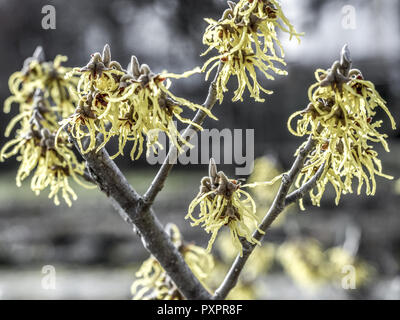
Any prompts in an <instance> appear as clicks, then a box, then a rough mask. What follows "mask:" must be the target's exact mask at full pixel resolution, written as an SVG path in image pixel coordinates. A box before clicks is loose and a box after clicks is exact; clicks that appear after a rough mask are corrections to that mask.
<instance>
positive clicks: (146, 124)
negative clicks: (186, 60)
mask: <svg viewBox="0 0 400 320" xmlns="http://www.w3.org/2000/svg"><path fill="white" fill-rule="evenodd" d="M196 72H199V69H194V70H192V71H189V72H185V73H183V74H180V75H176V74H171V73H166V72H164V73H161V74H155V73H153V72H152V71H151V70H150V68H149V66H148V65H146V64H142V65H139V62H138V61H137V58H136V57H135V56H132V59H131V63H130V66H128V70H123V69H122V67H121V66H120V64H119V63H118V62H116V61H111V53H110V49H109V46H108V45H106V46H105V47H104V50H103V54H102V55H100V53H95V54H94V55H92V58H91V60H90V62H89V63H88V64H87V66H86V67H84V68H82V69H75V70H74V72H73V73H72V74H79V73H80V74H81V77H80V80H79V83H78V88H77V92H78V95H79V97H80V101H79V104H78V108H77V110H76V111H75V113H74V114H73V115H72V116H71V117H70V118H68V119H65V120H64V121H63V122H62V123H61V125H62V128H61V129H60V130H63V128H64V127H66V126H67V125H71V130H72V131H71V132H72V134H73V136H74V137H75V138H76V139H77V141H78V144H79V146H80V149H81V152H83V153H85V152H89V151H91V150H93V149H94V148H95V147H96V135H97V133H102V134H103V136H104V140H103V142H102V143H101V144H100V145H99V146H98V147H97V150H99V149H101V148H103V147H104V146H105V145H106V144H107V143H108V141H109V140H110V139H111V138H112V137H114V136H118V146H119V147H118V152H117V153H116V154H115V155H114V156H113V157H112V158H115V157H117V156H118V155H120V154H121V155H123V154H124V148H125V145H126V143H127V142H128V141H133V147H132V149H131V153H130V155H131V158H132V160H134V159H138V158H139V157H140V155H141V154H142V152H143V150H144V147H143V144H144V142H145V141H146V145H147V151H149V149H150V148H154V146H155V145H158V146H160V147H161V145H160V144H158V134H159V132H164V133H165V134H166V135H167V136H168V137H169V139H170V141H171V142H172V143H173V144H174V145H176V146H177V148H178V150H179V151H181V150H182V148H181V146H182V145H185V144H186V145H189V144H188V142H187V141H186V140H185V139H183V137H182V136H181V135H180V133H179V132H178V130H177V128H176V126H175V124H174V120H175V119H176V120H178V121H181V122H183V123H187V124H192V125H194V126H195V127H197V128H198V129H202V128H201V127H200V126H199V125H197V124H195V123H193V122H192V121H191V120H189V119H186V118H184V117H182V116H181V113H182V112H183V109H182V108H181V106H186V107H188V108H189V109H191V110H199V109H201V110H203V111H205V112H206V113H207V114H208V115H209V116H210V117H212V118H214V119H215V117H214V116H213V115H212V114H211V112H210V111H209V110H208V109H206V108H204V107H202V106H200V105H197V104H195V103H192V102H190V101H188V100H185V99H183V98H180V97H177V96H175V95H174V94H172V92H171V91H170V90H169V87H170V85H171V82H170V79H171V78H186V77H188V76H190V75H192V74H193V73H196ZM164 82H165V83H164ZM85 137H89V144H88V146H87V148H85V149H84V148H83V147H82V141H81V140H82V139H83V138H85ZM154 151H156V150H155V148H154Z"/></svg>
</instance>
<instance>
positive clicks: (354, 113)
mask: <svg viewBox="0 0 400 320" xmlns="http://www.w3.org/2000/svg"><path fill="white" fill-rule="evenodd" d="M350 66H351V61H350V58H349V54H348V49H347V47H346V46H345V47H344V48H343V51H342V61H341V62H339V61H336V62H335V63H334V64H333V65H332V67H331V68H330V69H328V70H322V69H318V70H317V71H316V72H315V77H316V79H317V82H316V83H315V84H313V85H312V86H311V87H310V88H309V91H308V96H309V100H310V103H309V105H308V107H307V108H306V109H305V110H302V111H298V112H295V113H294V114H293V115H292V116H291V117H290V118H289V121H288V127H289V130H290V132H291V133H292V134H294V135H297V136H304V135H312V138H313V139H314V140H315V141H316V148H315V150H314V151H313V152H312V153H310V154H309V155H308V157H307V160H306V162H305V166H304V168H303V169H302V171H301V173H300V174H299V176H298V178H297V181H296V186H300V185H303V184H304V183H306V182H307V181H308V180H309V179H311V178H312V177H313V176H314V175H315V173H316V171H317V170H318V168H320V166H322V165H323V164H325V167H324V172H323V173H322V176H321V178H320V179H319V180H318V182H317V192H316V193H315V194H314V192H313V191H311V192H310V196H311V200H312V203H313V204H314V205H319V203H320V199H321V197H322V195H323V193H324V190H325V186H326V184H327V183H328V182H330V183H331V184H332V185H333V187H334V188H335V191H336V204H337V203H338V202H339V200H340V195H341V194H346V193H351V192H352V181H353V178H357V179H358V181H359V183H358V188H357V193H358V194H360V192H361V189H362V186H363V185H364V184H365V185H366V194H367V195H373V194H374V193H375V190H376V181H375V175H378V176H382V177H385V178H388V179H392V177H390V176H388V175H385V174H384V173H382V165H381V161H380V160H379V159H378V153H377V152H376V151H375V150H374V149H373V147H372V145H371V144H370V143H381V144H382V145H383V147H384V149H385V150H386V151H387V152H388V151H389V148H388V144H387V142H386V138H387V135H386V134H382V133H379V131H378V128H379V127H380V126H381V124H382V120H377V121H374V116H375V115H376V108H378V107H380V108H382V109H383V110H384V111H385V112H386V114H387V115H388V116H389V118H390V121H391V124H392V128H393V129H395V128H396V124H395V121H394V119H393V117H392V115H391V114H390V112H389V110H388V108H387V106H386V102H385V101H384V100H383V99H382V97H381V96H380V95H379V93H378V92H377V91H376V90H375V87H374V85H373V83H372V82H370V81H367V80H365V79H364V77H363V75H362V74H361V72H360V71H359V70H357V69H350ZM298 116H300V119H299V120H298V121H297V127H296V129H293V128H292V127H291V121H292V120H293V119H294V118H295V117H298ZM302 147H303V145H302V146H300V148H299V149H298V151H297V152H299V150H301V148H302ZM300 205H301V207H302V208H303V205H302V203H300Z"/></svg>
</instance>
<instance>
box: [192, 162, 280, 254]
mask: <svg viewBox="0 0 400 320" xmlns="http://www.w3.org/2000/svg"><path fill="white" fill-rule="evenodd" d="M280 177H281V176H277V177H275V178H274V179H273V180H272V181H268V182H256V183H252V184H245V185H241V184H240V182H239V181H237V180H233V179H228V178H227V176H226V175H225V174H224V173H223V172H222V171H219V172H218V171H217V166H216V164H215V161H214V159H213V158H211V159H210V166H209V176H207V177H204V178H203V179H202V180H201V185H200V191H199V193H198V194H197V196H196V197H195V198H194V200H193V201H192V202H191V203H190V205H189V209H188V214H187V215H186V217H185V218H186V219H188V218H190V219H191V220H192V223H191V225H192V226H197V225H201V226H202V227H203V228H204V230H205V231H206V232H207V233H211V238H210V241H209V242H208V246H207V251H208V252H210V251H211V248H212V245H213V243H214V241H215V239H216V237H217V235H218V232H219V230H220V229H221V228H222V227H223V226H228V228H229V231H230V234H231V239H232V242H233V244H234V246H235V247H236V249H237V250H238V251H239V252H240V255H242V243H241V242H240V237H242V238H245V239H246V240H247V241H248V242H250V243H253V244H260V243H259V241H257V240H256V239H255V238H254V237H253V236H252V232H253V231H254V229H253V228H256V229H257V230H258V231H259V232H261V233H264V232H263V231H262V230H261V229H259V228H258V223H259V222H260V221H259V218H258V217H257V215H256V204H255V202H254V200H253V198H252V197H251V196H250V194H249V193H247V192H246V191H243V190H242V188H245V187H250V188H252V187H256V186H260V185H271V184H273V183H275V182H276V181H277V180H279V179H280ZM197 206H199V207H200V212H199V214H198V217H194V216H193V212H194V210H195V208H196V207H197Z"/></svg>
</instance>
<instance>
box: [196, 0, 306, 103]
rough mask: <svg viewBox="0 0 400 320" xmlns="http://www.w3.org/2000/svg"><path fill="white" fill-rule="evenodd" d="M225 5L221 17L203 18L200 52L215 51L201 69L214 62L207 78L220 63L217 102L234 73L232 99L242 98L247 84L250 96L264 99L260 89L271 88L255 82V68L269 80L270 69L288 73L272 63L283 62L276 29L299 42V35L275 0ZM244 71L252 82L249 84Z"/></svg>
mask: <svg viewBox="0 0 400 320" xmlns="http://www.w3.org/2000/svg"><path fill="white" fill-rule="evenodd" d="M228 4H229V9H227V10H225V12H224V13H223V15H222V18H221V19H220V20H218V21H216V20H213V19H205V20H206V22H207V23H208V24H209V25H208V27H207V29H206V31H205V33H204V36H203V43H204V44H205V45H207V46H208V47H209V48H208V49H207V50H206V51H205V52H204V53H203V55H206V54H207V53H209V52H210V51H212V50H213V49H216V50H217V51H218V54H217V55H216V56H214V57H211V58H210V59H209V60H208V61H207V62H206V63H205V64H204V66H203V71H206V70H207V68H208V67H209V65H210V64H211V63H213V64H212V65H211V67H210V68H208V71H207V74H206V79H207V78H208V77H209V75H210V73H211V71H212V70H213V69H214V68H216V67H217V66H218V65H220V64H222V66H221V67H222V68H221V70H220V73H219V75H218V78H217V83H216V88H217V93H218V99H219V101H220V103H221V102H222V100H223V95H224V92H226V91H227V90H228V89H227V83H228V81H229V78H230V77H231V76H236V78H237V81H238V88H237V89H236V91H235V93H234V97H233V99H232V101H238V100H240V101H242V100H243V93H244V91H245V89H246V87H247V89H248V90H249V92H250V96H251V97H253V98H254V99H255V100H256V101H260V102H263V101H264V99H262V98H261V97H260V91H262V92H264V93H266V94H271V93H272V91H270V90H266V89H264V88H263V87H262V86H261V85H260V84H259V83H258V81H257V74H256V67H257V69H259V70H260V71H261V72H262V73H263V74H264V75H265V77H266V78H267V79H270V80H273V79H274V77H273V76H272V75H271V74H270V73H268V72H270V71H272V72H274V73H275V74H278V75H286V74H287V72H286V71H284V70H282V69H280V68H279V67H277V66H276V65H275V64H276V63H279V64H281V65H286V63H285V61H284V60H283V57H284V51H283V47H282V45H281V43H280V41H279V39H278V37H277V32H276V29H277V28H279V29H281V30H282V31H284V32H288V33H289V34H290V38H292V37H293V36H294V37H296V38H297V39H298V40H299V41H300V38H299V36H300V35H301V34H299V33H297V32H296V31H295V29H294V27H293V26H292V25H291V23H290V22H289V20H288V19H287V18H286V16H285V15H284V13H283V12H282V9H281V7H280V5H279V3H278V1H276V0H240V1H239V2H238V3H235V2H232V1H228ZM275 45H277V46H278V47H279V50H280V55H278V54H277V53H276V51H275ZM247 73H248V74H249V75H250V78H251V79H252V82H253V84H251V83H250V80H249V77H248V74H247Z"/></svg>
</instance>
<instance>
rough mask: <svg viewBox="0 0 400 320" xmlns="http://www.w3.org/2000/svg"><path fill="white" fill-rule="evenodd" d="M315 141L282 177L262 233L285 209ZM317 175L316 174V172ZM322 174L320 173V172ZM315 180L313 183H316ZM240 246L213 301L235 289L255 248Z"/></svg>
mask: <svg viewBox="0 0 400 320" xmlns="http://www.w3.org/2000/svg"><path fill="white" fill-rule="evenodd" d="M314 146H315V141H314V140H313V139H312V137H311V136H310V137H309V138H308V141H307V143H306V145H305V146H304V147H303V148H302V149H300V151H299V154H298V155H297V157H296V160H295V161H294V163H293V165H292V167H291V168H290V170H289V171H288V172H287V173H286V174H284V175H283V176H282V182H281V185H280V187H279V190H278V193H277V195H276V197H275V199H274V201H273V203H272V205H271V207H270V209H269V210H268V213H267V214H266V215H265V217H264V219H263V220H262V222H261V224H260V225H259V229H260V230H262V231H263V232H264V233H265V232H266V231H267V229H268V228H269V227H270V226H271V224H272V223H273V222H274V220H275V219H276V218H277V217H278V215H279V214H280V213H281V212H282V211H283V210H284V209H285V207H286V198H287V194H288V192H289V189H290V187H291V186H292V184H293V182H294V180H295V178H296V176H297V175H298V173H299V172H300V171H301V169H302V168H303V166H304V161H305V158H306V156H307V155H308V154H309V152H310V151H311V150H312V149H313V148H314ZM317 174H318V172H317ZM321 174H322V172H321ZM317 180H318V179H317V178H316V179H315V180H313V181H314V183H316V182H317ZM311 187H312V184H309V185H308V186H307V188H311ZM263 237H264V234H263V233H261V232H259V231H258V230H256V231H255V232H254V233H253V238H255V239H256V240H258V241H260V242H261V240H262V238H263ZM242 246H243V255H242V256H240V255H237V257H236V259H235V261H234V262H233V264H232V266H231V268H230V270H229V272H228V273H227V275H226V277H225V279H224V281H223V282H222V284H221V285H220V287H219V288H218V289H217V290H216V291H215V293H214V296H213V299H215V300H218V299H225V298H226V296H227V295H228V294H229V292H230V291H231V290H232V289H233V288H234V287H235V285H236V283H237V281H238V279H239V276H240V273H241V272H242V270H243V268H244V266H245V264H246V262H247V260H248V258H249V257H250V254H251V253H252V252H253V250H254V248H255V244H252V243H249V242H248V241H246V240H245V239H242Z"/></svg>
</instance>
